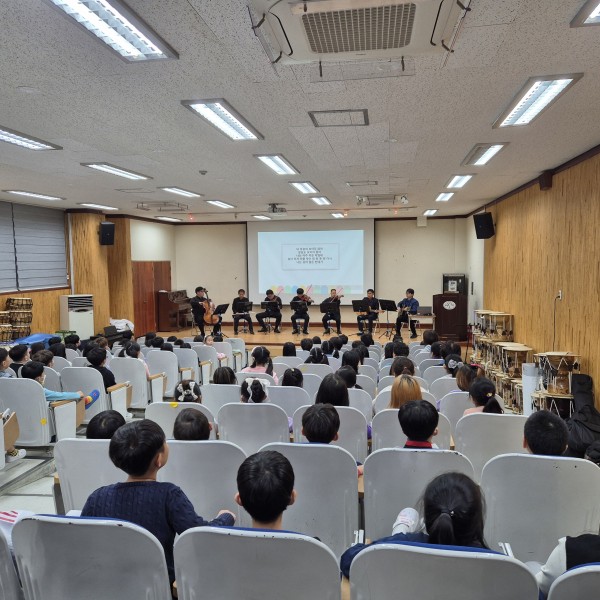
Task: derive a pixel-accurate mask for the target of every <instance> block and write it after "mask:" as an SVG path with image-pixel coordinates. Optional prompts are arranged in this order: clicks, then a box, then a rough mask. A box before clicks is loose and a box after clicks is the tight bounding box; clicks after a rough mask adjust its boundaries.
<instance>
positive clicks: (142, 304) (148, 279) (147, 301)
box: [131, 261, 156, 335]
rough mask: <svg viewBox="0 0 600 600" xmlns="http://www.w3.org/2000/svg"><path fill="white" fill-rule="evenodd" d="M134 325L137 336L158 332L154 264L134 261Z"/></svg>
mask: <svg viewBox="0 0 600 600" xmlns="http://www.w3.org/2000/svg"><path fill="white" fill-rule="evenodd" d="M131 264H132V276H133V313H134V314H133V323H134V325H135V331H136V334H137V335H144V333H146V332H147V331H156V293H155V291H154V263H152V262H151V261H133V262H132V263H131Z"/></svg>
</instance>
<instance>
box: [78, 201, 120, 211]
mask: <svg viewBox="0 0 600 600" xmlns="http://www.w3.org/2000/svg"><path fill="white" fill-rule="evenodd" d="M79 206H87V207H88V208H97V209H98V210H119V209H118V208H115V207H114V206H104V204H90V203H89V202H80V203H79Z"/></svg>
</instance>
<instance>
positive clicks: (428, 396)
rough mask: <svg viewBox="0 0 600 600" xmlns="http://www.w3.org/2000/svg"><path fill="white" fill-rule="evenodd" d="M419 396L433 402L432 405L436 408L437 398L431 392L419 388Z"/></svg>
mask: <svg viewBox="0 0 600 600" xmlns="http://www.w3.org/2000/svg"><path fill="white" fill-rule="evenodd" d="M421 396H422V397H423V400H427V402H429V403H430V404H433V406H435V407H436V409H437V400H436V399H435V397H434V395H433V394H431V393H430V392H424V391H423V390H421Z"/></svg>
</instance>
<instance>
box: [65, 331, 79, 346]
mask: <svg viewBox="0 0 600 600" xmlns="http://www.w3.org/2000/svg"><path fill="white" fill-rule="evenodd" d="M80 345H81V338H80V337H79V336H78V335H77V334H76V333H71V334H69V335H67V336H65V346H67V347H69V346H75V349H77V348H79V346H80Z"/></svg>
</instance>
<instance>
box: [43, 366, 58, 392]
mask: <svg viewBox="0 0 600 600" xmlns="http://www.w3.org/2000/svg"><path fill="white" fill-rule="evenodd" d="M44 375H45V376H46V379H44V387H45V388H46V389H47V390H50V391H51V392H62V391H63V389H62V385H61V383H60V373H59V372H58V371H55V370H54V369H53V368H51V367H44Z"/></svg>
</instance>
